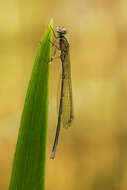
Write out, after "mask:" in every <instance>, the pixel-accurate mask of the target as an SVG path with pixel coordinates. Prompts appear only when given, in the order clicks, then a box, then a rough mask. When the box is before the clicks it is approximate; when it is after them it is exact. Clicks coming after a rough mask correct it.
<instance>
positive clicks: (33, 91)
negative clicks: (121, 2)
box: [9, 20, 53, 190]
mask: <svg viewBox="0 0 127 190" xmlns="http://www.w3.org/2000/svg"><path fill="white" fill-rule="evenodd" d="M51 27H53V20H51V22H50V24H49V26H48V28H47V30H46V31H45V33H44V35H43V38H42V40H41V42H40V46H39V48H38V52H37V56H36V59H35V63H34V66H33V70H32V74H31V78H30V81H29V85H28V90H27V94H26V99H25V104H24V109H23V113H22V118H21V123H20V129H19V135H18V140H17V145H16V151H15V156H14V161H13V168H12V175H11V179H10V185H9V190H44V189H45V164H46V162H45V160H46V137H47V120H48V89H49V66H50V60H51V43H50V42H49V41H52V29H51Z"/></svg>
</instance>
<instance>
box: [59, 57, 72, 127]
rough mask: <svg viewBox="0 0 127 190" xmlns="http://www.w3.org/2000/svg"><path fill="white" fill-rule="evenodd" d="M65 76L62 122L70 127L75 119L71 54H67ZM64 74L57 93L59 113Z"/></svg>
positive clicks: (64, 125)
mask: <svg viewBox="0 0 127 190" xmlns="http://www.w3.org/2000/svg"><path fill="white" fill-rule="evenodd" d="M64 71H65V78H64V79H63V80H64V86H63V101H62V116H61V119H62V124H63V127H65V128H68V127H69V126H70V125H71V122H72V120H73V117H74V114H73V100H72V84H71V68H70V58H69V54H67V55H66V58H65V62H64ZM61 82H62V75H61V76H60V80H59V85H58V94H57V112H58V113H59V104H60V95H61Z"/></svg>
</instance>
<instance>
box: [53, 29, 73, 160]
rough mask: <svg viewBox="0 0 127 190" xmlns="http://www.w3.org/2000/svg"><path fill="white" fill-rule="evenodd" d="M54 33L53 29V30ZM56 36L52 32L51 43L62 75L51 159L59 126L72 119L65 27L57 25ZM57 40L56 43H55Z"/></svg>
mask: <svg viewBox="0 0 127 190" xmlns="http://www.w3.org/2000/svg"><path fill="white" fill-rule="evenodd" d="M53 33H54V31H53ZM56 33H57V36H56V35H55V33H54V36H55V41H54V42H53V43H52V44H53V46H54V47H55V50H56V49H58V50H59V51H60V60H61V66H62V76H61V80H60V83H61V84H60V86H61V88H60V96H59V105H58V122H57V129H56V136H55V140H54V145H53V149H52V152H51V156H50V158H51V159H54V157H55V153H56V147H57V144H58V137H59V132H60V127H61V122H62V124H63V127H65V128H68V127H69V126H70V125H71V122H72V120H73V117H74V116H73V102H72V85H71V65H70V54H69V42H68V40H67V38H66V37H65V35H66V33H67V31H66V29H65V28H63V27H62V28H60V27H57V29H56ZM56 41H58V45H57V44H56V43H55V42H56Z"/></svg>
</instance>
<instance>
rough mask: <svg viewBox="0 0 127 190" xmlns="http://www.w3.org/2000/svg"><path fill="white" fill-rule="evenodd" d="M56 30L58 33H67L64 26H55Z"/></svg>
mask: <svg viewBox="0 0 127 190" xmlns="http://www.w3.org/2000/svg"><path fill="white" fill-rule="evenodd" d="M56 32H57V33H58V34H61V35H65V34H66V33H67V30H66V28H64V27H62V28H60V27H57V28H56Z"/></svg>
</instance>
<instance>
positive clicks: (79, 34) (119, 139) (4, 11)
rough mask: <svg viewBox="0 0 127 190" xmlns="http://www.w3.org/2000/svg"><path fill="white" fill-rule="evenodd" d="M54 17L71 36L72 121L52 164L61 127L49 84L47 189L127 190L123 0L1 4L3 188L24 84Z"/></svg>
mask: <svg viewBox="0 0 127 190" xmlns="http://www.w3.org/2000/svg"><path fill="white" fill-rule="evenodd" d="M51 17H53V19H54V28H55V27H56V26H57V25H58V26H63V25H64V26H65V27H66V28H67V30H68V35H67V36H68V39H69V42H70V54H71V64H72V82H73V100H74V114H75V119H74V121H73V124H72V126H71V127H70V128H69V129H68V130H65V129H64V128H62V130H61V134H60V139H59V146H58V150H57V154H56V159H55V160H50V159H49V156H50V152H51V149H52V145H53V140H54V135H55V130H56V121H57V113H56V95H55V93H54V92H53V89H54V88H53V86H55V87H56V86H57V85H56V83H55V82H54V81H55V79H54V80H50V98H49V99H50V100H49V124H48V138H47V142H48V144H47V168H46V177H47V178H46V189H47V190H49V189H55V190H58V189H60V190H65V189H66V190H71V189H73V190H77V189H80V190H84V189H85V190H102V189H103V190H126V189H127V150H126V149H127V1H126V0H110V1H109V0H78V1H76V0H70V1H68V0H63V1H61V0H54V1H50V0H46V1H44V0H42V1H41V0H37V1H35V0H28V1H25V0H22V1H20V0H5V1H3V0H0V190H7V189H8V184H9V177H10V175H11V167H12V160H13V154H14V150H15V145H16V140H17V134H18V129H19V123H20V117H21V113H22V109H23V104H24V99H25V94H26V90H27V85H28V81H29V78H30V74H31V70H32V67H33V63H34V59H35V55H36V52H37V47H38V45H39V42H40V39H41V37H42V34H43V32H44V30H45V29H46V27H47V25H48V24H49V22H50V19H51ZM55 67H56V65H55V63H53V64H52V65H51V79H53V77H54V76H55V75H54V73H55V69H54V68H55ZM52 73H53V74H52ZM53 83H54V84H53Z"/></svg>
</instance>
